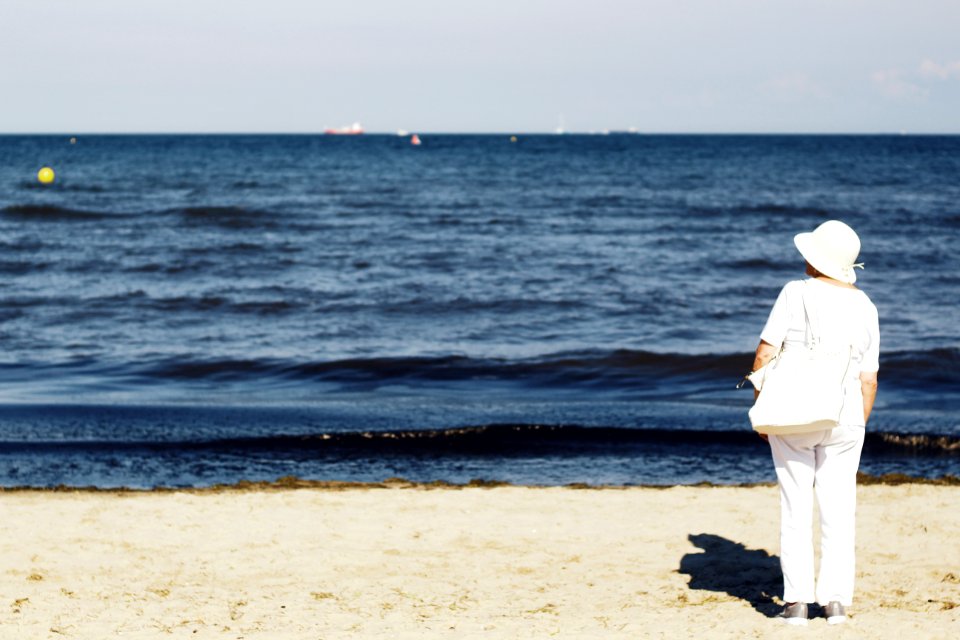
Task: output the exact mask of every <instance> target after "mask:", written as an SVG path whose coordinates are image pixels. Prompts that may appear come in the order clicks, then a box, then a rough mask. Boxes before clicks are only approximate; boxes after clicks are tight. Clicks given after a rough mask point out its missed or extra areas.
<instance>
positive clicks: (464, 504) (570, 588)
mask: <svg viewBox="0 0 960 640" xmlns="http://www.w3.org/2000/svg"><path fill="white" fill-rule="evenodd" d="M958 496H960V489H958V487H956V486H934V485H921V484H905V485H898V486H887V485H870V486H861V488H860V509H859V521H858V550H859V551H858V553H859V558H858V571H859V579H858V593H857V602H856V603H855V606H854V607H853V608H852V610H851V613H852V617H851V619H850V621H849V623H848V624H847V625H845V626H843V627H836V628H834V627H830V628H829V633H830V636H831V637H837V638H891V637H904V638H906V637H909V638H948V637H956V633H957V631H958V629H960V607H958V603H960V536H958V535H957V532H958V531H960V510H958V509H957V508H956V500H957V498H958ZM777 504H778V496H777V489H776V487H774V486H756V487H673V488H667V489H656V488H629V489H600V490H594V489H572V488H525V487H512V486H506V487H493V488H484V487H468V488H460V489H456V488H425V487H411V486H404V485H403V484H402V483H395V484H393V485H390V486H387V487H384V488H371V487H364V488H356V487H347V488H343V489H337V488H304V489H296V488H280V489H278V488H270V487H252V488H249V487H248V488H245V489H243V488H237V489H226V490H206V491H196V492H176V491H161V492H88V491H77V492H71V491H66V492H49V491H7V492H4V493H2V494H0V516H2V517H0V561H2V565H3V579H2V582H0V592H2V597H3V606H2V608H0V630H2V636H3V637H4V638H47V637H50V638H53V637H66V638H106V637H114V636H127V637H191V638H205V637H217V638H298V639H300V638H351V637H357V638H360V637H385V638H387V637H389V638H431V637H451V638H453V637H481V636H482V637H490V638H547V637H562V638H586V637H611V638H627V637H648V638H660V637H662V638H677V637H707V638H714V637H719V638H725V637H731V638H741V637H742V638H754V637H781V636H783V637H794V636H799V635H801V634H803V633H826V632H827V630H828V627H827V625H826V623H825V621H824V620H823V619H816V620H812V621H811V624H810V626H809V627H808V628H807V629H806V630H804V629H796V628H788V627H785V626H782V625H780V624H778V622H777V621H776V620H773V619H771V618H770V616H771V615H772V614H773V613H774V612H775V611H777V610H778V603H779V599H778V596H779V580H780V575H779V565H778V559H777V557H776V553H777V520H776V519H777Z"/></svg>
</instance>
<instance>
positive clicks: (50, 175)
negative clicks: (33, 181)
mask: <svg viewBox="0 0 960 640" xmlns="http://www.w3.org/2000/svg"><path fill="white" fill-rule="evenodd" d="M56 177H57V176H56V174H55V173H54V172H53V169H51V168H50V167H44V168H43V169H40V171H38V172H37V180H39V181H40V182H42V183H43V184H50V183H51V182H53V179H54V178H56Z"/></svg>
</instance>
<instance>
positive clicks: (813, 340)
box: [800, 280, 820, 349]
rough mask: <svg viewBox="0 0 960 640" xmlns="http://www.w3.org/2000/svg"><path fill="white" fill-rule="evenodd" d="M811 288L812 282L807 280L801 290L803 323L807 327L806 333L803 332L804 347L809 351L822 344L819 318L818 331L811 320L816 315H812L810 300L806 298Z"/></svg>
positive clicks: (805, 328)
mask: <svg viewBox="0 0 960 640" xmlns="http://www.w3.org/2000/svg"><path fill="white" fill-rule="evenodd" d="M809 286H810V280H807V281H806V282H804V283H803V288H802V289H800V302H801V303H802V304H803V321H804V325H805V326H804V332H803V345H804V346H805V347H807V348H808V349H809V348H811V347H813V346H815V345H819V344H820V332H819V328H820V324H819V318H817V320H818V322H817V325H816V329H815V328H814V324H813V321H812V320H811V319H810V316H811V315H815V314H812V313H811V309H810V305H809V304H808V300H807V296H806V293H807V287H809Z"/></svg>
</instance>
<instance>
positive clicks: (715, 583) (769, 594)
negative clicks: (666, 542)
mask: <svg viewBox="0 0 960 640" xmlns="http://www.w3.org/2000/svg"><path fill="white" fill-rule="evenodd" d="M687 538H688V539H689V540H690V542H692V543H693V544H694V546H696V547H699V548H701V549H703V552H702V553H688V554H687V555H685V556H683V558H682V559H681V560H680V568H679V569H678V571H679V573H685V574H687V575H689V576H690V582H689V583H688V584H689V586H690V588H691V589H699V590H702V591H719V592H722V593H727V594H729V595H731V596H733V597H735V598H740V599H741V600H746V601H747V602H749V603H750V605H751V606H752V607H753V608H754V609H756V610H757V611H758V612H760V613H762V614H763V615H765V616H767V617H773V616H775V615H777V614H778V613H779V612H780V606H779V605H778V604H777V603H776V602H774V600H773V597H774V595H775V594H778V593H779V592H780V589H781V587H782V585H783V574H781V573H780V557H779V556H772V555H770V554H769V553H767V552H766V551H763V550H762V549H747V548H746V547H744V546H743V545H742V544H740V543H739V542H734V541H733V540H727V539H726V538H723V537H721V536H717V535H713V534H711V533H698V534H690V535H689V536H687Z"/></svg>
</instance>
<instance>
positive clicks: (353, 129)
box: [324, 122, 363, 136]
mask: <svg viewBox="0 0 960 640" xmlns="http://www.w3.org/2000/svg"><path fill="white" fill-rule="evenodd" d="M324 133H326V134H327V135H331V136H356V135H360V134H361V133H363V127H361V126H360V123H359V122H354V123H353V124H351V125H346V126H343V127H339V128H337V129H332V128H328V129H325V130H324Z"/></svg>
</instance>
